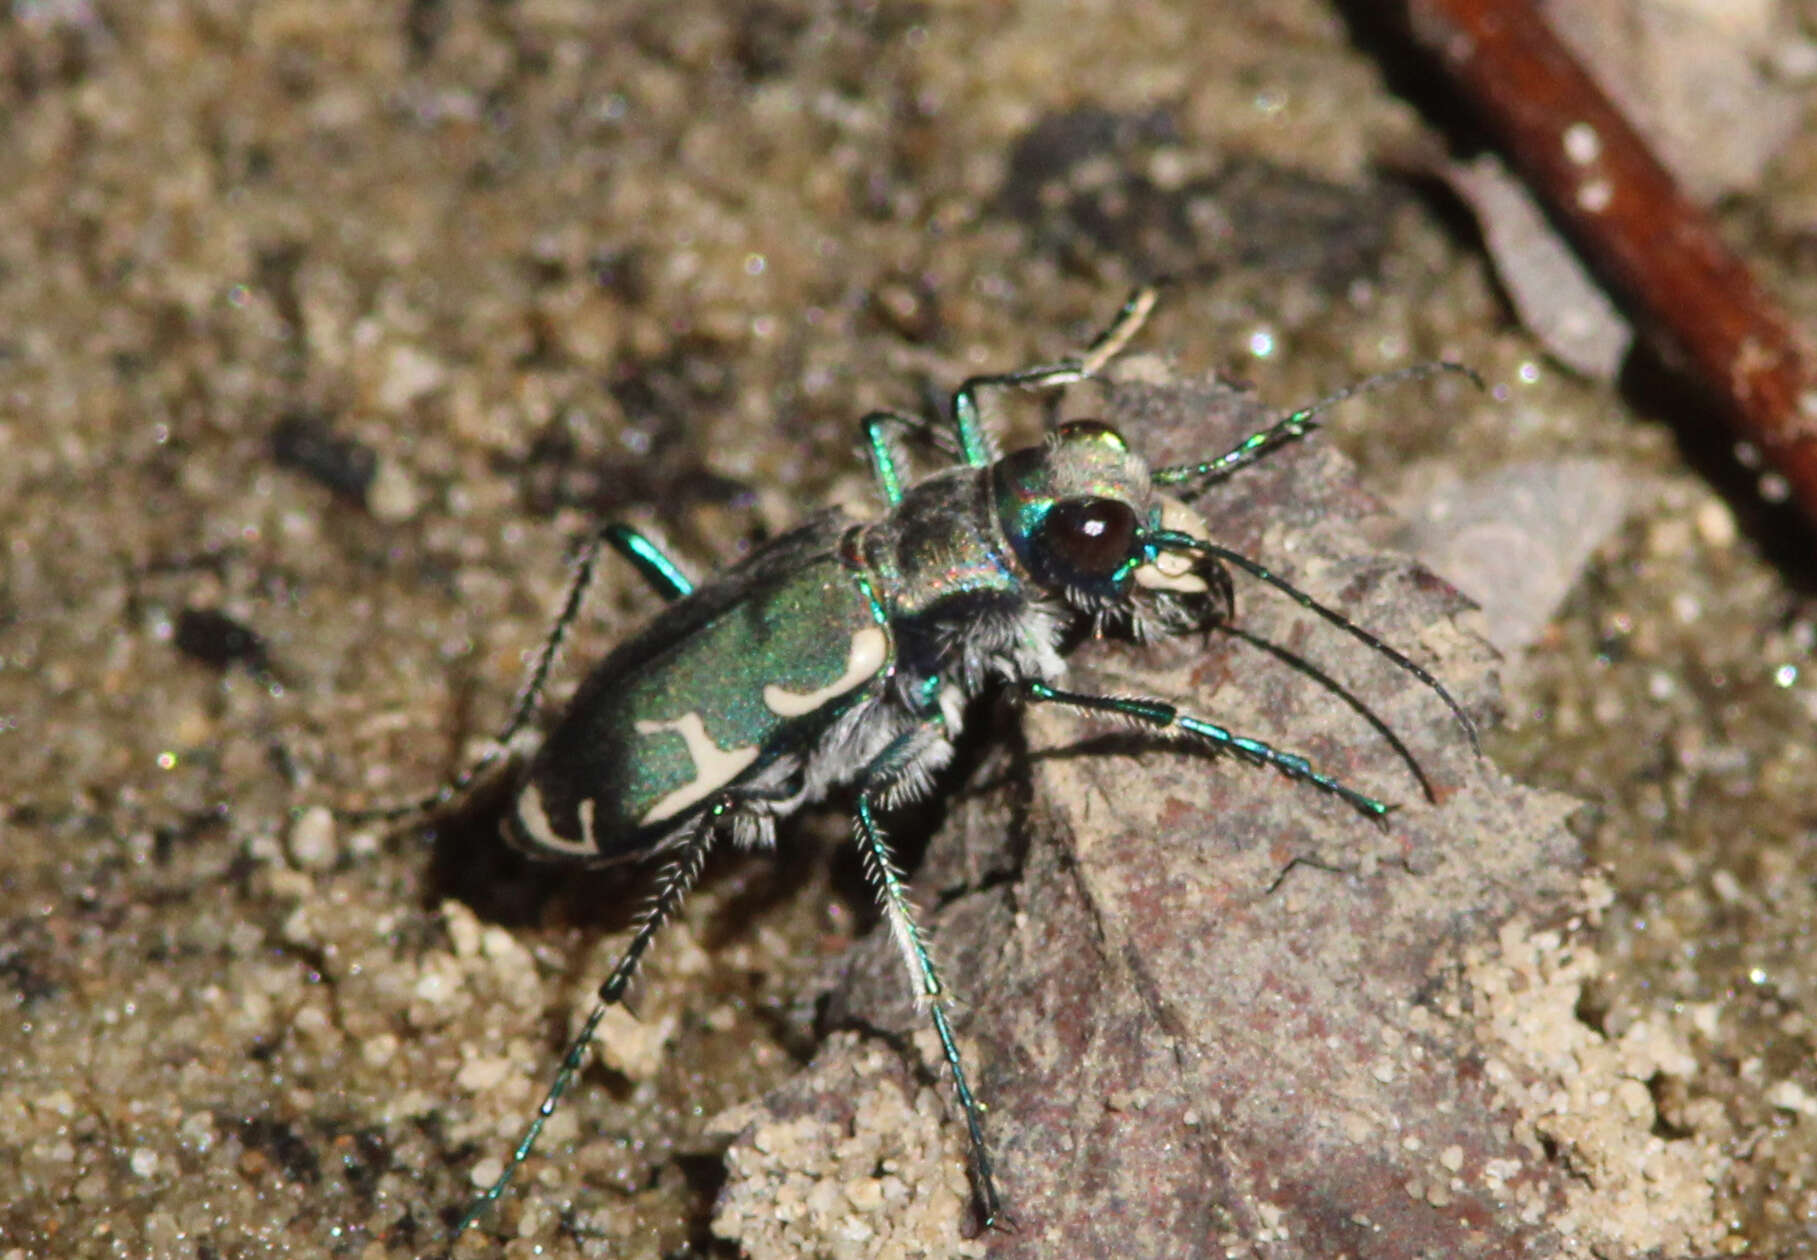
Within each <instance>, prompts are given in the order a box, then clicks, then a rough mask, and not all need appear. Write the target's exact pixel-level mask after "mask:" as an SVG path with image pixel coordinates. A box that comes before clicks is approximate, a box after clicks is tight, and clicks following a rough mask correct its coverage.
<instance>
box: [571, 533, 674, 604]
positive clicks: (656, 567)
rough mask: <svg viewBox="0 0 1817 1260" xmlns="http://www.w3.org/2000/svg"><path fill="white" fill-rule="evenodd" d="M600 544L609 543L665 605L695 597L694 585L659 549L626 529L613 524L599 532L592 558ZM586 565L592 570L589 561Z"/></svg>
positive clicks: (643, 537)
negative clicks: (684, 597)
mask: <svg viewBox="0 0 1817 1260" xmlns="http://www.w3.org/2000/svg"><path fill="white" fill-rule="evenodd" d="M600 542H605V543H609V544H610V545H611V547H612V550H614V551H616V552H617V553H618V554H619V555H621V556H623V557H624V558H625V559H626V560H628V561H630V563H631V567H632V568H634V569H636V570H637V572H638V574H639V575H640V576H641V577H642V578H643V580H644V581H646V582H648V583H649V584H650V586H651V588H652V589H653V590H655V592H656V593H657V594H658V595H660V596H662V597H663V598H664V599H665V600H667V601H668V602H670V603H674V602H675V601H676V600H678V599H680V598H682V597H683V596H684V595H691V594H693V593H694V583H693V582H691V581H689V580H688V575H687V574H685V573H683V572H682V571H681V568H680V566H679V565H677V564H676V563H675V562H674V561H673V560H671V559H669V557H668V556H667V555H665V554H664V552H663V550H662V548H660V547H658V546H657V545H656V544H655V543H653V542H651V541H650V540H649V539H648V538H646V537H645V536H644V535H643V534H641V533H639V532H638V531H637V530H635V529H632V528H631V527H630V526H629V525H619V524H612V525H608V526H606V527H605V528H604V529H602V530H600V531H599V538H598V540H597V541H596V542H595V543H594V544H593V551H594V553H595V554H597V553H598V550H599V543H600ZM587 564H588V567H589V568H591V566H592V560H591V559H590V558H589V559H588V561H587Z"/></svg>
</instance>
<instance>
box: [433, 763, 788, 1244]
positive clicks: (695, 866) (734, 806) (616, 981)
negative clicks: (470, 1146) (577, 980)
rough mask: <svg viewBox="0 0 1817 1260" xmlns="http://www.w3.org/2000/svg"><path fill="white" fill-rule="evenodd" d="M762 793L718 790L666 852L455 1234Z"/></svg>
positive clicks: (480, 1207) (544, 1113) (529, 1135)
mask: <svg viewBox="0 0 1817 1260" xmlns="http://www.w3.org/2000/svg"><path fill="white" fill-rule="evenodd" d="M759 799H761V794H753V793H735V792H726V793H722V794H721V795H720V797H719V799H717V800H715V801H714V802H713V803H712V804H711V805H709V806H708V807H707V809H706V811H705V812H704V813H702V814H701V816H700V818H699V819H698V820H697V821H696V822H695V824H694V826H693V828H692V829H691V830H689V831H688V832H687V834H686V835H685V836H684V837H683V838H682V840H681V842H680V844H679V845H678V846H677V847H676V848H675V849H674V850H673V851H672V852H671V854H670V857H669V859H668V861H667V862H666V863H665V864H664V866H663V868H662V872H661V874H659V875H658V876H657V880H656V888H655V891H654V892H652V893H651V895H650V900H649V903H648V904H647V905H646V906H645V907H644V910H643V913H642V914H641V915H639V916H638V919H637V929H636V931H635V933H634V934H633V935H632V937H631V942H630V944H628V945H627V946H625V952H624V953H623V954H622V955H620V957H619V960H618V965H617V966H615V967H614V968H612V974H611V975H609V976H607V977H606V981H605V983H604V984H602V985H600V986H599V992H598V993H597V994H596V995H595V997H594V999H593V1009H592V1010H591V1011H590V1012H588V1014H587V1019H586V1022H585V1023H583V1024H582V1025H581V1028H580V1031H579V1032H578V1033H576V1034H575V1035H574V1039H573V1040H572V1041H570V1042H569V1043H568V1049H567V1051H566V1052H565V1053H564V1054H563V1055H562V1061H561V1067H560V1068H558V1069H557V1070H556V1073H555V1079H554V1081H552V1082H551V1083H550V1085H549V1091H548V1093H546V1094H544V1095H543V1101H542V1104H541V1105H540V1106H539V1107H537V1109H536V1118H535V1119H534V1120H532V1121H531V1122H530V1127H529V1129H528V1130H526V1131H525V1133H524V1137H523V1140H522V1141H520V1142H519V1143H518V1144H517V1147H516V1149H514V1150H513V1151H512V1152H511V1158H510V1160H509V1161H508V1162H507V1163H506V1164H505V1170H504V1171H503V1172H501V1173H500V1174H499V1175H498V1179H497V1180H496V1181H494V1182H493V1183H492V1184H491V1186H489V1187H488V1188H487V1189H486V1191H485V1193H483V1194H481V1195H480V1196H479V1198H477V1199H475V1200H474V1201H473V1203H472V1205H471V1206H470V1207H469V1208H468V1209H467V1212H466V1215H464V1216H462V1217H461V1219H460V1223H459V1224H457V1225H456V1226H455V1227H454V1234H455V1235H456V1236H459V1235H460V1234H462V1233H464V1232H465V1231H466V1229H467V1227H468V1226H470V1225H472V1224H473V1222H474V1221H476V1220H478V1219H479V1218H480V1217H481V1216H482V1215H483V1214H484V1213H485V1212H486V1210H487V1209H488V1208H490V1207H491V1206H492V1204H493V1202H494V1201H495V1200H497V1199H498V1197H499V1196H500V1195H501V1194H503V1193H504V1192H505V1187H506V1186H508V1185H509V1184H510V1182H511V1178H512V1176H513V1175H514V1174H515V1173H516V1172H517V1169H518V1166H519V1165H521V1164H522V1163H523V1162H524V1161H525V1160H527V1159H529V1158H530V1152H531V1150H532V1148H534V1147H535V1145H536V1140H537V1138H539V1137H541V1136H542V1131H543V1126H544V1125H545V1124H547V1123H548V1120H549V1117H550V1116H552V1115H554V1114H555V1109H556V1107H557V1106H558V1105H559V1104H560V1103H561V1099H562V1095H563V1094H565V1093H567V1091H568V1086H569V1085H570V1084H571V1083H572V1082H573V1080H574V1077H575V1075H576V1074H577V1073H578V1072H579V1071H580V1067H581V1064H582V1063H583V1062H584V1061H585V1059H586V1055H587V1047H588V1046H590V1045H592V1044H593V1035H594V1033H596V1032H597V1031H598V1030H599V1024H600V1021H601V1020H603V1019H604V1018H605V1017H606V1012H607V1011H608V1010H609V1009H611V1008H612V1007H614V1006H616V1005H618V1004H619V1003H620V1002H622V1001H624V996H625V990H626V989H627V988H629V987H630V984H631V978H632V977H633V976H634V975H635V974H636V973H637V966H638V964H639V963H640V962H641V961H642V960H643V956H644V953H645V951H647V950H648V949H649V948H650V942H651V941H652V940H654V939H655V937H656V933H657V932H658V931H660V930H661V928H662V926H663V924H665V923H667V922H668V921H669V919H670V918H671V917H673V915H674V914H675V911H676V910H677V909H678V908H680V906H681V902H682V898H684V897H686V896H687V894H688V890H689V889H691V888H693V887H694V882H695V880H697V879H699V878H700V872H701V868H702V867H703V866H705V865H706V860H707V854H709V853H710V852H712V850H713V845H714V843H715V842H716V841H717V840H718V838H719V836H720V834H721V833H722V832H725V833H727V834H730V832H731V831H732V830H733V828H734V826H735V823H736V820H737V816H738V815H739V814H740V813H741V812H745V811H749V810H751V809H752V808H753V806H754V804H755V802H756V801H757V800H759Z"/></svg>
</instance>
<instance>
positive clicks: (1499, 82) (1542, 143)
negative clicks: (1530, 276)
mask: <svg viewBox="0 0 1817 1260" xmlns="http://www.w3.org/2000/svg"><path fill="white" fill-rule="evenodd" d="M1406 10H1407V15H1408V24H1409V27H1410V29H1411V31H1412V33H1413V36H1414V38H1415V40H1416V41H1417V42H1418V43H1420V44H1421V45H1423V46H1424V47H1425V48H1427V49H1428V50H1430V51H1431V52H1433V53H1434V54H1436V55H1437V56H1438V58H1439V59H1440V60H1441V61H1442V62H1443V63H1444V65H1445V68H1446V69H1447V70H1448V71H1449V72H1450V73H1451V75H1452V77H1453V78H1454V80H1455V81H1456V82H1457V84H1458V85H1459V86H1460V87H1461V88H1462V90H1463V92H1464V93H1465V95H1466V96H1468V97H1469V99H1470V100H1471V102H1472V103H1473V104H1474V105H1475V106H1476V107H1477V109H1478V110H1479V111H1480V112H1481V114H1482V116H1483V118H1484V119H1485V121H1486V122H1487V124H1488V126H1489V127H1490V128H1491V129H1492V130H1493V131H1494V132H1495V133H1496V136H1497V138H1498V139H1499V140H1500V141H1501V143H1502V144H1503V146H1504V147H1505V148H1506V151H1507V153H1508V154H1509V156H1510V157H1511V158H1512V159H1513V161H1514V164H1515V165H1516V166H1517V167H1518V168H1519V169H1520V171H1521V173H1522V174H1523V175H1524V176H1525V178H1526V180H1527V182H1528V184H1529V185H1530V186H1531V187H1533V188H1534V189H1535V190H1536V191H1537V193H1538V195H1539V196H1540V197H1542V198H1543V199H1545V201H1546V203H1547V205H1548V206H1549V208H1550V209H1551V211H1552V213H1553V214H1554V216H1556V218H1557V219H1558V221H1559V222H1560V223H1562V224H1563V225H1564V226H1565V227H1566V228H1567V230H1568V231H1570V232H1571V234H1572V235H1573V237H1574V238H1575V239H1576V241H1577V244H1578V248H1579V249H1581V250H1583V251H1584V254H1585V256H1586V257H1587V258H1588V259H1589V261H1590V262H1591V264H1592V265H1593V266H1595V267H1597V268H1598V269H1599V270H1600V271H1601V272H1602V273H1603V274H1604V276H1605V277H1606V278H1607V279H1608V280H1609V281H1610V282H1611V283H1612V284H1614V285H1615V286H1616V287H1617V288H1618V289H1619V290H1621V291H1622V296H1624V297H1625V298H1626V299H1627V300H1628V301H1629V302H1630V303H1631V304H1632V307H1631V313H1632V314H1634V315H1636V316H1638V317H1639V319H1640V321H1641V322H1642V323H1643V324H1647V325H1650V326H1651V329H1652V330H1653V331H1656V332H1658V333H1663V334H1664V335H1665V336H1666V337H1667V338H1669V340H1670V343H1671V345H1672V347H1674V348H1675V349H1676V350H1677V351H1678V352H1679V354H1680V355H1681V356H1682V358H1683V359H1684V360H1686V361H1688V362H1689V364H1690V365H1691V367H1692V369H1693V370H1694V371H1695V372H1696V373H1697V375H1698V376H1699V377H1701V378H1702V380H1703V382H1704V383H1705V384H1706V385H1707V386H1709V387H1710V388H1711V389H1712V390H1713V391H1714V392H1715V393H1716V395H1717V396H1718V397H1720V398H1723V399H1725V400H1726V401H1727V402H1728V404H1729V411H1730V412H1731V413H1732V414H1731V419H1732V421H1733V423H1734V426H1735V429H1736V432H1737V435H1738V436H1739V437H1741V438H1743V439H1745V440H1746V441H1749V442H1751V443H1753V444H1754V445H1755V446H1756V447H1757V448H1758V449H1759V450H1760V452H1761V455H1762V457H1763V458H1764V459H1765V460H1766V461H1767V462H1768V463H1770V464H1771V466H1772V467H1773V468H1774V469H1775V470H1776V471H1777V472H1778V473H1779V474H1780V475H1781V476H1783V477H1784V478H1785V480H1786V482H1787V484H1788V485H1789V487H1790V489H1791V493H1792V494H1793V496H1795V497H1796V499H1797V501H1798V503H1799V505H1800V506H1801V507H1802V508H1803V509H1804V511H1805V514H1806V515H1807V516H1808V517H1809V518H1810V519H1811V520H1812V521H1814V522H1817V376H1813V372H1812V364H1813V362H1817V359H1814V358H1813V356H1812V353H1811V351H1810V348H1809V346H1808V345H1807V343H1806V342H1805V340H1804V339H1803V338H1802V337H1800V336H1799V335H1798V333H1797V332H1796V331H1795V330H1794V329H1793V327H1792V324H1791V321H1790V320H1788V319H1787V318H1786V316H1785V314H1784V313H1783V312H1782V311H1781V310H1780V308H1779V306H1778V304H1777V303H1776V302H1775V301H1774V300H1773V299H1772V298H1771V297H1770V296H1768V294H1767V293H1766V292H1764V291H1763V290H1762V289H1761V287H1760V286H1759V285H1758V284H1756V283H1755V281H1754V278H1753V276H1752V275H1750V274H1749V272H1748V269H1747V267H1746V265H1745V264H1743V263H1742V261H1741V260H1740V259H1739V258H1737V257H1736V256H1735V255H1734V254H1733V253H1732V252H1731V251H1730V250H1729V248H1728V247H1727V246H1726V245H1724V244H1723V242H1722V240H1721V238H1720V237H1719V236H1718V235H1717V232H1716V228H1715V225H1714V224H1713V223H1712V222H1711V221H1710V219H1709V216H1707V215H1706V214H1705V213H1704V212H1703V210H1702V209H1701V208H1700V207H1698V206H1697V205H1695V204H1693V203H1692V202H1691V201H1690V200H1689V199H1688V198H1687V197H1686V196H1685V195H1684V194H1683V193H1682V192H1680V191H1679V189H1678V186H1677V184H1676V183H1675V182H1674V181H1673V179H1672V177H1671V175H1669V174H1668V173H1667V172H1666V170H1665V168H1664V167H1663V166H1661V165H1660V163H1659V161H1658V159H1656V158H1655V157H1654V156H1653V153H1652V150H1651V149H1650V148H1649V147H1648V145H1647V143H1646V141H1645V140H1643V139H1642V138H1641V137H1640V135H1639V133H1638V132H1636V131H1635V130H1634V128H1633V126H1632V125H1631V124H1629V122H1628V121H1627V119H1626V118H1624V117H1623V116H1622V114H1621V112H1620V111H1619V110H1618V109H1616V107H1615V106H1614V104H1613V103H1611V102H1610V100H1609V98H1608V97H1607V96H1605V95H1604V94H1603V92H1602V90H1601V89H1600V88H1599V87H1597V85H1596V83H1595V82H1594V81H1593V80H1592V79H1591V78H1590V76H1589V74H1588V73H1587V72H1586V71H1585V70H1584V68H1583V66H1582V65H1580V64H1579V62H1578V61H1577V58H1576V57H1575V56H1573V55H1572V53H1571V52H1570V50H1569V49H1567V48H1566V47H1565V46H1564V45H1563V44H1562V43H1560V42H1559V40H1558V38H1557V36H1555V35H1554V34H1553V33H1552V31H1551V29H1550V28H1549V27H1548V26H1547V24H1546V22H1545V19H1544V18H1542V17H1541V16H1540V14H1539V12H1538V10H1537V9H1536V8H1535V7H1534V6H1533V4H1532V3H1531V2H1530V0H1407V3H1406Z"/></svg>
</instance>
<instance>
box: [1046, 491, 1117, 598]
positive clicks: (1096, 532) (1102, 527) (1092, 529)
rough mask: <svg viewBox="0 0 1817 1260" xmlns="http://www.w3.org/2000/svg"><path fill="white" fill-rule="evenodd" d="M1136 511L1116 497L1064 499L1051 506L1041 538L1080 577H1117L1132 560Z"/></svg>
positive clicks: (1056, 556)
mask: <svg viewBox="0 0 1817 1260" xmlns="http://www.w3.org/2000/svg"><path fill="white" fill-rule="evenodd" d="M1135 537H1136V514H1135V512H1134V511H1133V510H1132V509H1131V508H1130V506H1129V505H1128V504H1127V503H1122V502H1119V501H1118V500H1116V499H1063V500H1061V501H1060V502H1059V503H1056V504H1054V506H1053V507H1052V508H1051V509H1049V511H1048V513H1047V519H1046V520H1045V521H1043V522H1042V525H1041V541H1042V543H1043V544H1045V545H1046V546H1047V547H1048V548H1050V549H1051V550H1052V551H1053V553H1054V556H1055V558H1056V559H1058V560H1059V561H1060V562H1061V564H1062V565H1063V566H1064V567H1066V568H1067V569H1070V570H1071V571H1072V572H1073V573H1075V574H1076V575H1078V576H1079V577H1081V578H1085V579H1088V580H1095V581H1102V580H1104V579H1106V578H1110V577H1114V576H1115V575H1116V573H1117V570H1118V569H1121V568H1122V567H1123V566H1124V565H1125V564H1126V563H1128V561H1129V556H1130V549H1131V546H1132V544H1133V543H1134V542H1135Z"/></svg>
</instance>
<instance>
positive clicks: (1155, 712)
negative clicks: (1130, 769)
mask: <svg viewBox="0 0 1817 1260" xmlns="http://www.w3.org/2000/svg"><path fill="white" fill-rule="evenodd" d="M1022 694H1023V695H1024V696H1026V697H1027V698H1028V699H1029V700H1030V701H1031V702H1033V703H1036V704H1061V705H1065V706H1067V707H1068V708H1073V709H1081V710H1084V711H1085V712H1087V713H1112V714H1115V715H1116V716H1118V717H1123V718H1128V719H1130V720H1131V721H1134V722H1141V723H1143V724H1144V725H1147V726H1152V727H1154V728H1155V729H1156V730H1159V731H1178V732H1180V733H1181V734H1183V735H1190V736H1192V737H1193V738H1195V739H1200V740H1203V741H1205V742H1206V743H1208V744H1211V745H1212V746H1214V747H1217V748H1227V749H1229V750H1230V751H1231V752H1233V753H1236V754H1237V755H1238V756H1240V757H1242V758H1244V759H1245V760H1248V761H1252V762H1254V763H1255V764H1257V765H1262V766H1273V767H1274V768H1275V769H1276V770H1279V771H1280V772H1281V773H1282V774H1284V775H1286V776H1287V777H1288V778H1290V779H1298V780H1299V781H1300V782H1302V783H1310V784H1311V785H1312V786H1313V787H1316V788H1318V789H1319V790H1320V791H1322V792H1329V793H1330V794H1331V795H1333V796H1335V797H1337V798H1338V799H1339V800H1341V801H1343V802H1344V803H1345V804H1347V805H1349V806H1351V807H1352V808H1353V809H1355V810H1356V811H1357V812H1358V813H1359V814H1362V815H1363V816H1364V817H1365V818H1370V819H1373V820H1375V821H1377V822H1380V821H1381V820H1383V819H1385V818H1386V817H1387V816H1388V813H1389V811H1390V810H1391V809H1393V806H1391V805H1386V804H1384V803H1383V802H1381V801H1378V800H1376V799H1375V798H1374V797H1372V796H1365V795H1363V794H1362V793H1361V792H1359V791H1357V790H1356V789H1355V788H1352V787H1348V786H1346V785H1345V784H1343V783H1341V782H1339V781H1338V780H1337V779H1334V778H1332V777H1331V776H1330V775H1328V774H1322V773H1320V772H1319V771H1317V770H1315V769H1313V768H1312V763H1311V762H1309V761H1307V760H1306V759H1305V758H1304V757H1301V756H1299V755H1298V754H1297V753H1290V752H1282V751H1281V750H1280V749H1278V748H1275V747H1273V746H1272V745H1269V744H1265V743H1263V742H1262V741H1261V740H1259V739H1251V738H1250V737H1248V736H1247V735H1238V734H1235V733H1233V732H1231V731H1228V730H1226V729H1224V728H1223V727H1222V726H1218V725H1217V724H1215V723H1213V722H1207V721H1206V720H1205V719H1204V718H1198V717H1194V716H1192V715H1191V714H1190V713H1182V712H1180V710H1179V709H1178V708H1177V707H1176V706H1174V705H1171V704H1169V703H1167V702H1166V701H1165V700H1154V699H1150V698H1148V697H1144V696H1094V695H1090V694H1087V693H1085V692H1078V691H1062V690H1060V689H1059V688H1058V687H1050V686H1049V685H1048V684H1046V683H1043V682H1029V683H1024V684H1023V687H1022Z"/></svg>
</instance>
